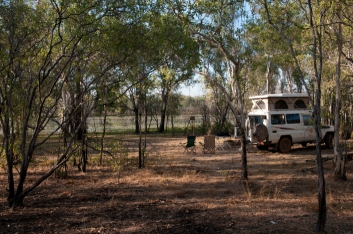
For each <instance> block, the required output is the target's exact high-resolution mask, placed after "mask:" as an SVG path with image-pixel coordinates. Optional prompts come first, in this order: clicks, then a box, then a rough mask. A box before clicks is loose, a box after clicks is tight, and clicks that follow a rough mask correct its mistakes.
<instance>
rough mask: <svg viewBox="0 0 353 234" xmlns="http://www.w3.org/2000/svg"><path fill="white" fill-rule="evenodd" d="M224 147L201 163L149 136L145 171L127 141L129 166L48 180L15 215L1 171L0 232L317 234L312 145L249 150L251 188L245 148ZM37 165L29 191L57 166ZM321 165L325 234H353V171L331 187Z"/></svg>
mask: <svg viewBox="0 0 353 234" xmlns="http://www.w3.org/2000/svg"><path fill="white" fill-rule="evenodd" d="M224 140H225V139H219V140H218V141H217V143H220V144H221V145H222V144H223V147H224V150H223V149H222V148H220V147H217V149H216V153H215V154H203V153H202V152H201V148H200V146H199V145H198V147H197V150H196V154H186V153H183V148H182V147H181V145H180V143H181V142H185V139H184V138H181V137H178V138H172V137H155V136H154V137H152V136H150V137H148V138H147V142H148V144H147V146H148V148H147V150H148V155H147V157H146V159H145V168H144V169H137V167H136V162H137V158H136V153H134V152H137V148H136V147H137V146H138V144H137V138H136V136H131V137H129V138H124V141H123V146H124V147H126V149H128V150H129V152H130V154H129V156H128V158H129V159H127V158H125V159H126V161H125V164H124V167H122V166H119V167H117V166H114V165H112V164H111V163H110V164H109V163H108V159H107V158H108V157H106V159H107V161H105V162H104V165H103V166H98V165H96V163H95V162H94V160H93V159H92V158H90V164H89V165H88V172H87V173H82V172H79V171H78V170H77V168H76V167H73V165H72V164H70V165H69V166H70V167H69V176H68V178H67V179H56V178H55V177H54V176H52V177H50V178H49V179H48V180H46V181H45V182H43V183H42V184H41V185H40V186H39V187H38V188H37V189H35V191H33V192H32V193H31V194H30V195H29V196H28V197H26V198H25V200H24V203H25V204H24V207H22V208H17V209H15V210H13V211H11V210H9V209H8V207H7V203H6V195H7V193H6V186H7V182H6V180H7V179H6V174H5V171H4V169H0V173H1V175H0V179H1V180H0V185H1V192H0V233H314V229H315V224H316V219H317V212H318V201H317V173H316V172H317V170H316V169H315V164H316V163H315V161H314V159H315V157H316V155H315V154H316V152H315V147H314V145H309V146H308V147H306V148H303V147H302V146H294V149H293V150H292V151H291V153H290V154H286V155H285V154H280V153H277V152H273V151H259V150H257V149H255V148H250V149H249V152H248V172H249V180H248V181H244V180H242V179H241V155H240V154H239V153H238V150H239V146H238V145H236V144H234V139H233V141H229V142H228V141H226V143H229V145H230V146H231V148H230V147H229V146H228V145H227V144H224V143H225V142H224ZM196 141H197V142H199V141H203V137H197V140H196ZM322 156H323V157H332V156H333V150H328V149H326V148H325V147H324V146H323V149H322ZM38 157H45V158H47V160H49V161H50V159H48V158H49V155H44V156H43V155H42V156H38ZM38 161H40V160H37V164H38V165H36V166H35V167H34V169H32V170H31V171H30V173H29V176H28V180H27V184H26V186H28V185H29V184H30V183H31V182H33V181H34V180H35V179H36V178H37V177H38V176H40V174H41V172H42V171H43V170H45V169H48V167H49V166H50V162H49V163H48V162H46V163H44V162H43V161H42V163H44V164H43V165H40V164H39V162H38ZM44 165H46V166H44ZM324 166H325V177H326V198H327V208H328V215H327V223H326V231H327V233H345V234H348V233H353V222H352V218H353V196H352V192H353V184H352V181H353V175H352V162H351V161H350V162H348V164H347V176H348V180H347V181H346V182H340V181H335V180H334V179H333V176H332V174H333V169H332V161H327V162H325V163H324ZM119 171H120V173H118V172H119Z"/></svg>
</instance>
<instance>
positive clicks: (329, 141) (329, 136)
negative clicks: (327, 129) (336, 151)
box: [325, 134, 333, 149]
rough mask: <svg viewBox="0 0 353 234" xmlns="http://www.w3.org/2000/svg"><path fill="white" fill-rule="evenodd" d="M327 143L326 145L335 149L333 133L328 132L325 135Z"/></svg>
mask: <svg viewBox="0 0 353 234" xmlns="http://www.w3.org/2000/svg"><path fill="white" fill-rule="evenodd" d="M325 145H326V148H328V149H333V135H332V134H327V135H326V136H325Z"/></svg>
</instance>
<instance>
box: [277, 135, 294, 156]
mask: <svg viewBox="0 0 353 234" xmlns="http://www.w3.org/2000/svg"><path fill="white" fill-rule="evenodd" d="M291 147H292V141H291V140H290V139H289V138H288V137H283V138H282V139H281V140H280V141H279V143H278V151H279V152H280V153H282V154H288V153H289V152H290V150H291Z"/></svg>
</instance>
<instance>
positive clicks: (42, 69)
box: [0, 1, 95, 207]
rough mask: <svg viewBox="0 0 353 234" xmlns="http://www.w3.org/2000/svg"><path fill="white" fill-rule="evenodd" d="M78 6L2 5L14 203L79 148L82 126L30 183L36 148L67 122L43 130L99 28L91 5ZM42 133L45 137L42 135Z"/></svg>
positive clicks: (4, 111) (5, 125)
mask: <svg viewBox="0 0 353 234" xmlns="http://www.w3.org/2000/svg"><path fill="white" fill-rule="evenodd" d="M73 5H75V4H74V2H72V1H70V4H68V3H66V2H60V4H59V3H57V2H47V1H41V2H39V3H38V4H36V5H33V6H32V5H29V4H27V2H25V1H24V2H22V1H5V2H1V4H0V14H1V17H0V19H1V21H0V26H1V31H0V33H1V36H0V38H1V42H0V46H1V56H0V59H1V69H0V70H1V78H0V79H1V80H0V82H1V83H2V85H1V87H0V102H1V111H0V123H1V129H2V131H3V137H4V143H3V148H4V154H5V156H6V160H7V174H8V198H7V199H8V203H9V206H10V207H16V206H20V205H22V203H23V199H24V198H25V196H26V195H27V194H28V193H30V192H31V191H32V190H33V189H35V188H36V187H37V186H38V185H39V184H41V183H42V182H43V181H44V180H45V179H46V178H48V177H49V176H50V175H51V174H52V173H53V172H54V171H55V170H56V169H57V168H58V167H60V165H62V164H63V163H65V162H66V161H67V160H68V159H69V157H70V156H71V155H72V154H74V153H75V152H76V150H77V148H75V147H71V145H72V142H73V141H74V139H75V137H76V135H77V134H78V132H79V129H80V128H81V125H78V126H75V127H76V128H75V129H74V130H73V134H72V137H71V138H70V139H69V141H68V144H67V147H66V148H65V149H64V150H63V151H62V152H61V154H60V156H59V158H58V160H57V162H56V163H55V164H54V165H53V166H52V167H51V168H50V169H49V170H48V171H46V172H44V173H43V174H42V176H41V177H40V178H39V179H38V180H36V181H34V182H33V183H32V184H28V186H27V187H25V182H26V178H27V176H28V173H29V168H30V165H31V164H30V163H31V161H32V160H33V157H34V156H35V150H36V149H37V148H38V147H39V146H41V145H43V144H44V143H45V142H46V141H47V140H48V139H49V138H50V137H51V136H52V135H53V134H54V133H56V132H57V130H58V129H59V128H60V127H61V124H64V123H59V122H58V123H59V125H58V126H57V127H56V128H54V129H49V130H48V131H49V133H45V134H44V133H43V130H44V129H46V127H47V125H48V122H49V121H50V120H54V119H55V118H54V117H55V116H59V115H60V108H59V105H60V103H61V98H62V92H61V90H62V89H63V86H64V85H65V83H66V81H67V80H68V79H69V76H70V75H72V70H70V68H72V67H73V62H74V61H75V59H76V58H77V56H78V55H79V54H80V49H79V48H80V43H81V42H82V41H83V40H84V38H86V37H90V36H92V34H94V32H95V27H94V18H93V19H92V20H93V21H90V22H88V21H87V18H85V17H84V15H89V12H90V11H91V10H92V6H91V7H90V6H84V7H72V6H73ZM89 18H90V17H89ZM66 25H71V27H72V28H71V34H65V33H63V31H64V30H65V29H66V28H65V27H66ZM86 114H87V113H86ZM71 117H73V115H71ZM84 117H87V116H84ZM68 119H70V117H69V118H68ZM40 134H41V135H42V136H43V138H40V139H39V136H40ZM15 164H18V165H19V170H18V172H19V176H18V177H17V176H14V167H15V166H16V165H15ZM17 180H18V181H17ZM16 183H17V185H16Z"/></svg>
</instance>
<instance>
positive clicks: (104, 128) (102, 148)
mask: <svg viewBox="0 0 353 234" xmlns="http://www.w3.org/2000/svg"><path fill="white" fill-rule="evenodd" d="M103 108H104V116H103V132H102V138H101V149H100V152H99V165H103V150H104V138H105V131H106V124H107V107H106V105H104V106H103Z"/></svg>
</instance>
